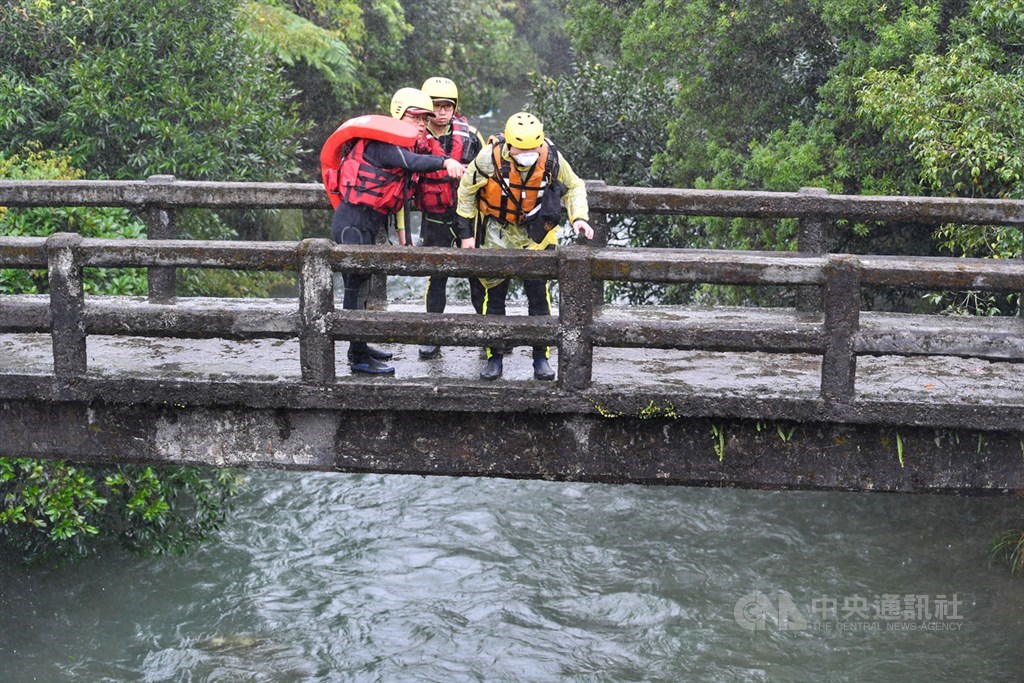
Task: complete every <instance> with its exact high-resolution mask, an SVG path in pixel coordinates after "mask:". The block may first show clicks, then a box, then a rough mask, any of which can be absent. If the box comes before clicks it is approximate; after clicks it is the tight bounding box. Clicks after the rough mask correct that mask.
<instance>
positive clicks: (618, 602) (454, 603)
mask: <svg viewBox="0 0 1024 683" xmlns="http://www.w3.org/2000/svg"><path fill="white" fill-rule="evenodd" d="M1022 517H1024V506H1022V501H1021V500H1020V499H1014V498H1005V497H1001V498H994V497H993V498H961V497H953V496H910V495H891V494H878V493H874V494H853V493H819V492H761V491H743V490H732V489H693V488H645V487H640V486H612V485H596V484H568V483H548V482H536V481H508V480H494V479H445V478H422V477H416V476H375V475H343V474H327V473H312V474H298V473H284V472H273V471H259V472H253V473H252V475H251V487H250V488H249V490H248V492H247V493H246V494H245V495H244V497H243V500H242V503H241V507H240V509H239V511H238V512H237V513H236V514H235V515H234V516H233V518H232V519H231V521H230V523H229V524H228V525H227V526H226V528H224V530H223V532H222V533H221V534H220V536H219V538H218V539H217V540H216V541H214V542H211V543H208V544H206V545H203V546H202V547H200V548H199V549H198V550H196V551H194V552H192V553H191V554H189V555H187V556H184V557H167V558H150V559H145V558H136V557H133V556H121V555H116V556H108V557H106V558H103V559H97V560H92V561H89V562H87V563H84V564H81V565H78V566H74V567H70V568H65V569H60V570H51V571H44V572H38V571H37V572H31V573H26V572H23V571H22V570H20V569H18V568H15V567H12V566H5V565H0V578H2V580H3V583H2V593H0V681H3V683H20V682H21V681H68V680H76V681H77V680H82V681H445V682H449V681H558V680H572V681H681V680H687V681H810V680H816V681H820V680H836V681H839V680H852V681H863V680H878V681H896V680H900V681H909V680H921V681H924V680H936V679H938V680H958V681H1019V680H1021V679H1022V677H1024V661H1022V655H1024V647H1022V646H1024V579H1022V578H1021V577H1020V576H1017V577H1013V576H1011V575H1010V574H1009V573H1008V571H1007V568H1006V567H1005V566H1004V565H1001V564H991V565H990V563H989V557H988V552H989V545H990V542H991V540H992V538H993V536H994V535H995V534H996V533H997V532H998V531H1000V530H1002V529H1005V528H1007V527H1009V526H1012V525H1014V524H1018V525H1019V523H1020V522H1021V520H1022ZM757 591H760V592H761V594H762V596H763V597H761V598H759V597H757V596H755V595H753V594H754V593H755V592H757ZM876 596H877V598H876ZM887 596H896V598H895V599H896V603H895V609H896V612H895V614H896V615H897V616H896V618H895V619H886V618H884V616H883V614H884V613H886V612H890V613H891V610H888V609H887V606H888V607H889V608H891V607H893V604H892V602H891V598H889V597H887ZM780 598H781V600H782V603H781V605H780V603H779V600H780ZM861 599H863V602H861ZM876 599H877V601H878V602H877V603H876V605H877V610H878V611H876V609H875V608H873V607H871V603H872V602H874V601H876ZM765 600H767V602H765ZM904 600H909V602H908V603H907V604H903V602H904ZM832 601H834V604H835V606H836V610H835V612H830V611H828V609H827V608H828V606H829V605H831V604H832ZM925 603H927V604H926V605H925ZM940 603H941V604H942V605H944V606H945V608H946V609H945V613H944V614H936V613H937V612H938V611H939V608H940ZM780 606H781V607H782V609H783V612H784V613H787V616H789V617H790V620H788V621H787V620H786V619H785V618H783V619H782V620H780V619H778V618H777V617H778V614H777V613H776V614H773V612H777V610H778V609H779V607H780ZM924 607H927V608H928V612H927V613H925V612H922V611H920V610H921V609H923V608H924ZM844 608H845V610H844ZM903 609H908V610H909V613H908V614H903V613H902V610H903ZM844 612H845V613H844ZM762 614H768V615H769V617H768V618H767V620H766V621H760V620H759V617H760V615H762ZM801 618H802V619H804V620H805V621H806V623H805V624H804V623H800V622H799V619H801ZM741 624H745V626H746V628H745V627H744V626H742V625H741ZM755 626H763V627H764V630H750V628H752V627H755ZM911 629H913V630H911Z"/></svg>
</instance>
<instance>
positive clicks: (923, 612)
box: [733, 591, 964, 632]
mask: <svg viewBox="0 0 1024 683" xmlns="http://www.w3.org/2000/svg"><path fill="white" fill-rule="evenodd" d="M962 608H963V600H962V599H961V598H960V597H959V596H958V595H957V594H956V593H938V594H922V593H903V594H900V593H881V594H878V595H871V596H865V595H848V596H840V597H833V596H827V595H823V596H821V597H817V598H813V599H812V600H811V601H810V604H809V605H807V606H805V607H804V608H803V609H801V608H800V606H798V605H797V604H796V602H795V601H794V600H793V596H791V595H790V594H789V593H787V592H786V591H778V592H777V593H776V594H775V595H774V596H770V595H767V594H765V593H761V592H759V591H754V592H752V593H747V594H746V595H744V596H743V597H741V598H740V599H739V600H737V601H736V605H735V606H734V607H733V616H734V617H735V618H736V623H737V624H739V625H740V627H741V628H743V629H746V630H747V631H767V630H769V629H772V630H777V631H831V632H854V631H858V632H871V631H877V632H884V631H960V630H961V629H962V628H963V625H964V616H963V614H962V613H961V610H962Z"/></svg>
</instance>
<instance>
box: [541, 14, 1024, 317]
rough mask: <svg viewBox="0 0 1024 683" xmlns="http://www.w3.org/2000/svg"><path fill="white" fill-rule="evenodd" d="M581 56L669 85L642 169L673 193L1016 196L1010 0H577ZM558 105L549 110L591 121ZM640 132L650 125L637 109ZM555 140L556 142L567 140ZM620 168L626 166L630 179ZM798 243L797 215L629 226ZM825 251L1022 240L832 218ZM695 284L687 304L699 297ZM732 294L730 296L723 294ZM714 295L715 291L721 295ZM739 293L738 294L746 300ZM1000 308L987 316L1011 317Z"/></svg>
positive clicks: (972, 249)
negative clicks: (930, 237) (666, 107)
mask: <svg viewBox="0 0 1024 683" xmlns="http://www.w3.org/2000/svg"><path fill="white" fill-rule="evenodd" d="M567 7H568V15H569V16H568V20H567V21H568V26H569V30H570V34H571V35H572V37H573V41H574V46H575V47H576V49H577V50H578V51H579V53H580V57H581V60H587V59H590V60H596V59H598V58H601V59H608V60H612V62H613V63H614V65H615V66H613V67H610V68H612V69H618V70H621V71H623V72H625V78H626V80H627V81H628V80H629V79H630V78H632V79H633V80H634V81H635V82H637V83H644V82H650V81H652V80H654V81H660V82H662V83H664V84H665V85H666V86H667V87H670V88H674V96H673V98H672V102H671V105H672V116H671V117H670V119H669V120H668V124H667V125H666V126H664V129H663V130H662V129H661V119H658V118H652V119H651V125H650V128H651V129H652V131H653V132H654V133H655V134H657V135H660V137H659V138H658V139H656V140H654V141H652V145H651V146H652V147H653V148H654V149H656V150H657V151H656V152H655V153H654V154H653V158H652V163H651V164H650V169H649V172H645V173H643V174H633V176H632V177H631V178H623V179H622V182H624V183H625V182H637V183H638V184H642V183H643V182H644V181H646V179H647V178H648V177H649V176H654V177H656V178H657V179H658V181H659V183H666V184H669V185H672V186H683V187H697V188H714V189H733V190H734V189H749V190H777V191H789V192H792V191H796V190H798V189H799V188H801V187H822V188H825V189H827V190H829V191H830V192H834V193H843V194H861V193H868V194H907V195H918V194H939V195H951V194H952V195H957V196H975V197H1014V198H1019V197H1021V196H1024V195H1022V192H1024V182H1022V177H1024V145H1022V144H1021V143H1022V140H1021V131H1022V130H1024V106H1022V104H1021V102H1022V101H1024V98H1022V94H1024V59H1022V56H1024V3H1022V1H1021V0H1013V1H1012V2H1008V3H1007V2H997V1H996V0H965V1H964V2H945V1H943V0H896V1H895V2H892V1H886V2H882V1H881V0H791V1H787V2H781V3H780V2H770V1H769V0H728V1H727V2H711V1H710V0H681V1H678V2H658V1H657V0H634V1H621V2H613V3H599V2H595V1H593V0H571V1H570V2H569V3H568V4H567ZM585 107H586V105H585V104H583V103H581V102H579V101H574V102H569V103H568V105H567V106H565V107H564V108H563V109H564V111H558V113H557V114H554V115H555V116H557V117H558V118H559V121H561V120H562V119H563V118H564V120H567V121H570V122H571V123H572V125H579V124H577V120H579V119H585V118H586V113H585ZM638 114H639V115H638V116H637V117H636V121H637V125H638V127H639V126H644V125H645V124H646V121H645V119H644V118H642V117H643V116H644V115H645V112H643V111H642V110H641V111H639V112H638ZM564 143H565V141H564V140H563V144H564ZM624 175H625V174H624ZM672 234H675V235H678V236H680V237H682V238H683V240H684V241H685V245H686V246H695V247H712V248H750V249H771V250H784V249H792V248H794V246H795V245H794V237H795V222H794V221H756V222H755V221H753V220H747V219H740V220H728V219H701V220H692V221H688V222H687V224H686V226H685V227H682V226H680V225H678V224H677V225H672V226H671V227H669V228H666V226H665V225H664V224H659V223H651V224H646V223H645V222H637V224H636V226H635V227H634V229H633V230H632V231H631V234H630V241H631V243H634V244H655V243H659V242H660V241H661V240H664V239H666V237H667V236H669V235H672ZM834 239H835V242H834V244H833V248H836V249H839V250H848V251H854V252H857V251H862V250H868V251H872V252H876V253H893V252H895V253H917V254H921V253H925V254H929V253H938V252H939V251H940V250H942V251H948V252H950V253H956V254H966V255H972V256H985V255H991V256H994V257H1012V256H1015V255H1018V254H1019V253H1020V248H1019V244H1020V231H1019V230H1016V229H1004V228H992V227H990V226H981V227H964V226H944V227H943V229H942V231H940V233H939V234H937V235H936V240H935V241H934V242H928V241H922V240H921V239H920V235H919V233H917V232H915V231H913V229H912V226H902V225H877V224H846V223H841V224H840V225H839V230H838V231H837V232H836V234H835V235H834ZM706 293H707V290H706V288H703V289H700V290H696V291H694V292H693V295H696V296H702V295H703V294H706ZM736 294H737V292H733V295H734V296H735V295H736ZM716 296H717V295H716ZM740 296H743V295H742V293H740ZM1013 308H1014V304H1013V298H1011V300H1010V301H1009V302H1007V301H1005V300H999V301H996V302H994V304H993V305H992V306H990V307H989V308H988V309H987V310H989V311H993V310H998V311H1000V312H1010V311H1011V310H1012V309H1013Z"/></svg>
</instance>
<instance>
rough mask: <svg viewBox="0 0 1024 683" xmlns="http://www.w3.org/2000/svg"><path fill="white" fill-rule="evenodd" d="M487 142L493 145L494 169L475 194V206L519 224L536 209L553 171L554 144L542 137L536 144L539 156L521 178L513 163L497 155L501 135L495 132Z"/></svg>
mask: <svg viewBox="0 0 1024 683" xmlns="http://www.w3.org/2000/svg"><path fill="white" fill-rule="evenodd" d="M491 142H492V144H493V147H494V150H493V154H494V173H493V174H492V175H491V177H490V178H488V179H487V184H486V185H484V187H483V188H482V189H481V190H480V192H479V193H478V194H477V200H478V201H477V209H478V210H479V211H480V213H482V214H485V215H487V216H494V217H495V218H497V219H498V220H499V221H502V222H503V223H512V224H515V225H520V224H522V223H524V222H526V221H527V220H528V219H530V218H531V217H532V216H533V214H534V213H536V212H537V211H539V210H540V206H541V198H542V197H543V196H544V193H545V192H546V191H547V189H548V187H549V186H550V184H551V180H552V177H553V175H554V173H555V168H554V167H555V165H556V161H557V159H558V152H557V151H556V150H555V146H554V144H552V143H551V142H550V141H549V140H545V141H544V143H543V144H542V145H541V148H540V158H539V159H537V163H535V164H534V165H533V166H531V167H530V168H529V169H528V170H527V171H525V173H526V177H525V178H524V177H523V175H522V174H521V173H520V172H519V168H518V167H517V166H516V164H514V163H511V162H510V161H508V160H507V159H504V158H503V157H502V156H501V148H502V146H503V145H504V142H505V139H504V138H503V137H501V136H497V137H495V138H492V140H491Z"/></svg>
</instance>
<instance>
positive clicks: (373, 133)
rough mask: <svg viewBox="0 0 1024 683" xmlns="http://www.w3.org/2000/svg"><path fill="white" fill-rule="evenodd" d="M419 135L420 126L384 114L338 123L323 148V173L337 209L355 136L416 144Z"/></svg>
mask: <svg viewBox="0 0 1024 683" xmlns="http://www.w3.org/2000/svg"><path fill="white" fill-rule="evenodd" d="M418 137H419V129H418V128H417V127H416V126H414V125H413V124H411V123H409V122H408V121H400V120H398V119H393V118H391V117H390V116H381V115H380V114H366V115H365V116H356V117H355V118H351V119H349V120H348V121H345V122H344V123H343V124H341V125H340V126H338V129H337V130H336V131H334V132H333V133H332V134H331V137H329V138H327V142H325V143H324V146H323V149H321V150H320V175H321V177H322V178H323V181H324V189H325V190H327V198H328V199H329V200H330V201H331V206H332V207H334V208H335V209H337V208H338V204H340V203H341V190H342V188H341V162H342V159H343V157H344V156H345V155H347V154H348V152H349V151H350V150H351V149H352V145H353V144H354V141H355V140H358V139H359V138H366V139H368V140H377V141H379V142H387V143H390V144H392V145H398V146H399V147H412V145H414V144H415V143H416V140H417V138H418Z"/></svg>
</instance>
